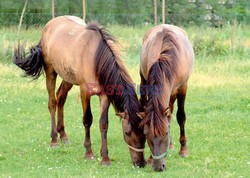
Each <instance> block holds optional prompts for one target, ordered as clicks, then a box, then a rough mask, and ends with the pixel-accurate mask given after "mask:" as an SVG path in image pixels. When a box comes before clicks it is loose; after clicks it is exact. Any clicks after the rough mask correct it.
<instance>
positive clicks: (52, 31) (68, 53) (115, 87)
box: [14, 16, 146, 167]
mask: <svg viewBox="0 0 250 178" xmlns="http://www.w3.org/2000/svg"><path fill="white" fill-rule="evenodd" d="M14 63H15V64H16V65H17V66H19V67H20V68H21V69H23V70H24V71H25V74H26V76H31V77H33V78H34V79H37V78H38V77H39V76H40V75H41V74H42V72H43V71H45V74H46V85H47V90H48V94H49V102H48V107H49V111H50V116H51V126H52V128H51V138H52V140H51V146H56V145H57V144H58V141H57V134H58V133H59V134H60V138H61V140H62V141H65V142H67V140H68V137H67V134H66V132H65V129H64V117H63V107H64V103H65V101H66V98H67V94H68V91H69V90H70V89H71V88H72V86H73V85H78V86H80V94H81V101H82V107H83V113H84V117H83V125H84V127H85V141H84V146H85V148H86V154H85V157H86V158H93V152H92V149H91V140H90V127H91V124H92V113H91V108H90V97H91V96H92V95H99V97H100V111H101V118H100V132H101V138H102V146H101V156H102V164H103V165H109V164H110V159H109V156H108V149H107V131H108V109H109V106H110V103H112V104H113V106H114V108H115V110H116V112H117V115H118V116H120V117H121V118H122V127H123V135H124V139H125V141H126V143H127V144H128V146H129V150H130V154H131V159H132V161H133V164H134V165H136V166H139V167H144V166H145V165H146V161H145V159H144V152H143V148H144V146H145V142H146V139H145V135H144V134H143V129H140V128H139V124H140V121H141V119H140V118H139V117H138V116H137V114H136V113H137V112H141V111H143V108H142V106H141V105H140V103H139V101H138V99H137V95H136V93H135V88H134V86H133V85H132V83H133V81H132V79H131V77H130V76H129V74H128V72H127V70H126V68H125V66H124V65H123V63H122V61H121V56H120V54H119V49H118V48H117V43H116V41H115V39H114V38H113V37H112V36H111V34H110V33H108V32H107V31H106V30H105V29H104V28H101V27H99V25H98V24H97V23H89V24H88V25H85V22H84V21H82V20H81V19H80V18H77V17H73V16H61V17H57V18H55V19H53V20H51V21H50V22H48V24H47V25H46V26H45V28H44V30H43V32H42V37H41V40H40V42H39V43H38V45H37V46H35V47H33V48H31V49H30V53H29V54H25V53H24V51H23V49H22V48H21V47H20V46H18V49H16V50H15V55H14ZM57 75H59V76H60V77H61V78H62V79H63V81H62V83H61V85H60V87H59V89H58V90H57V92H56V95H55V87H56V78H57ZM56 110H57V124H56V118H55V114H56Z"/></svg>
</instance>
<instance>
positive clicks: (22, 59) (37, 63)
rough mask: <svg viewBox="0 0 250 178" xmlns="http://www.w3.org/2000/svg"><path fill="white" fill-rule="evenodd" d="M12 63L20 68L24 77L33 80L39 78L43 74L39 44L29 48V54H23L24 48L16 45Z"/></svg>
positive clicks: (42, 61) (42, 60)
mask: <svg viewBox="0 0 250 178" xmlns="http://www.w3.org/2000/svg"><path fill="white" fill-rule="evenodd" d="M13 63H14V64H16V65H17V66H18V67H20V68H21V69H22V70H23V71H24V72H25V74H24V75H23V76H24V77H28V76H29V77H31V78H33V80H36V79H38V78H39V76H40V75H41V74H42V73H43V68H44V59H43V54H42V48H41V46H40V44H38V45H36V46H33V47H31V48H30V52H28V53H25V50H24V47H23V46H21V45H20V44H18V47H17V48H15V50H14V56H13Z"/></svg>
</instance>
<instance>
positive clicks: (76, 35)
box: [40, 16, 100, 85]
mask: <svg viewBox="0 0 250 178" xmlns="http://www.w3.org/2000/svg"><path fill="white" fill-rule="evenodd" d="M85 27H86V25H85V22H84V21H82V20H81V19H80V18H77V17H73V16H61V17H57V18H55V19H52V20H51V21H50V22H48V24H47V25H46V26H45V28H44V30H43V34H42V38H41V41H40V44H41V47H42V51H43V56H44V60H45V64H46V66H48V67H51V68H53V69H54V70H55V72H56V73H57V74H59V75H60V77H62V78H63V79H64V80H65V81H67V82H69V83H71V84H76V85H81V84H83V83H87V82H89V83H96V81H97V77H96V76H95V53H96V50H97V47H98V44H99V41H100V35H99V34H98V33H96V32H95V31H93V30H88V29H86V28H85Z"/></svg>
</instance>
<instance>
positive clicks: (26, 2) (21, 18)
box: [17, 0, 29, 36]
mask: <svg viewBox="0 0 250 178" xmlns="http://www.w3.org/2000/svg"><path fill="white" fill-rule="evenodd" d="M28 1H29V0H26V1H25V4H24V6H23V11H22V14H21V17H20V21H19V26H18V32H17V36H19V32H20V29H21V26H22V21H23V14H24V12H25V10H26V7H27V4H28Z"/></svg>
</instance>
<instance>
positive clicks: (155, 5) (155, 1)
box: [154, 0, 157, 25]
mask: <svg viewBox="0 0 250 178" xmlns="http://www.w3.org/2000/svg"><path fill="white" fill-rule="evenodd" d="M154 24H155V25H157V0H154Z"/></svg>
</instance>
